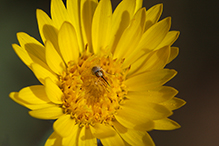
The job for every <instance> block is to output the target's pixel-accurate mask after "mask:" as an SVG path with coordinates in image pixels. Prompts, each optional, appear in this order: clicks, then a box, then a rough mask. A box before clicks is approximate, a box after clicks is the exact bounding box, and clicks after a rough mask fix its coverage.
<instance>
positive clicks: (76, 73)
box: [60, 52, 128, 126]
mask: <svg viewBox="0 0 219 146" xmlns="http://www.w3.org/2000/svg"><path fill="white" fill-rule="evenodd" d="M122 62H123V61H117V60H116V59H114V60H113V59H112V57H110V56H98V55H93V54H91V53H89V52H85V53H83V54H82V55H81V57H80V58H79V60H78V63H77V64H76V63H74V62H69V63H68V67H67V71H66V72H65V73H63V75H62V76H60V82H61V85H60V88H61V90H62V91H63V93H64V97H63V104H62V108H63V111H64V113H66V114H70V115H71V118H73V119H75V120H76V122H77V123H79V124H80V125H82V126H83V125H89V124H91V125H93V124H95V123H106V124H107V123H108V124H110V121H112V120H113V119H114V114H115V113H116V111H117V110H118V109H119V108H120V105H121V104H122V101H123V100H124V99H125V95H126V93H127V91H126V87H125V85H124V84H123V81H124V79H125V76H126V74H127V71H128V69H122V67H121V66H122Z"/></svg>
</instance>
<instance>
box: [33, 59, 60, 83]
mask: <svg viewBox="0 0 219 146" xmlns="http://www.w3.org/2000/svg"><path fill="white" fill-rule="evenodd" d="M31 68H32V70H33V72H34V74H35V76H36V77H37V78H38V80H39V81H40V82H41V83H42V84H45V79H46V78H47V77H49V78H50V79H51V80H52V81H53V82H54V83H57V82H58V76H57V75H56V74H54V73H53V72H51V71H50V70H48V69H46V68H44V67H43V66H41V65H39V64H37V63H33V64H31Z"/></svg>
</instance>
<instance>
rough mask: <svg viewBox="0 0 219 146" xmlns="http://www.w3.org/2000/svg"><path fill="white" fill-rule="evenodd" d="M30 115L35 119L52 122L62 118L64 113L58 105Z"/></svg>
mask: <svg viewBox="0 0 219 146" xmlns="http://www.w3.org/2000/svg"><path fill="white" fill-rule="evenodd" d="M29 114H30V115H31V116H32V117H34V118H38V119H45V120H52V119H57V118H59V117H60V116H62V115H63V111H62V108H60V107H59V106H58V105H53V106H51V107H48V108H43V109H38V110H34V111H29Z"/></svg>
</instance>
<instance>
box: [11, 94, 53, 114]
mask: <svg viewBox="0 0 219 146" xmlns="http://www.w3.org/2000/svg"><path fill="white" fill-rule="evenodd" d="M9 97H10V98H11V99H12V100H13V101H15V102H17V103H18V104H20V105H22V106H24V107H26V108H29V109H31V110H37V109H42V108H47V107H51V106H53V104H51V103H45V104H30V103H28V102H26V101H24V100H23V99H21V98H20V97H19V96H18V92H11V93H10V94H9Z"/></svg>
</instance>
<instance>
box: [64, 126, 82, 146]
mask: <svg viewBox="0 0 219 146" xmlns="http://www.w3.org/2000/svg"><path fill="white" fill-rule="evenodd" d="M81 129H82V128H80V127H79V125H78V124H77V125H75V127H74V128H73V129H72V132H71V135H70V136H68V137H64V138H63V145H64V146H71V145H74V146H76V145H78V141H79V135H80V133H81Z"/></svg>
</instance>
